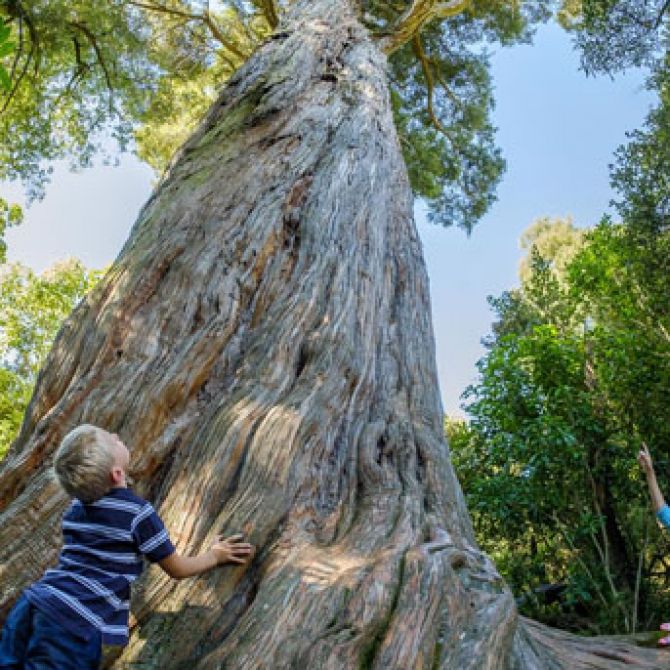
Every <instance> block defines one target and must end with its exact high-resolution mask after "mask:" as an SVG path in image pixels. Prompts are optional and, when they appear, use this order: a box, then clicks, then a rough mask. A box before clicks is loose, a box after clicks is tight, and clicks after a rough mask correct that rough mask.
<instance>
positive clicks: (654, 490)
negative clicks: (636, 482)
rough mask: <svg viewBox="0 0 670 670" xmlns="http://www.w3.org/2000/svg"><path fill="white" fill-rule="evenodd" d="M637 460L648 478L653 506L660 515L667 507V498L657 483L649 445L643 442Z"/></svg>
mask: <svg viewBox="0 0 670 670" xmlns="http://www.w3.org/2000/svg"><path fill="white" fill-rule="evenodd" d="M637 460H638V463H639V464H640V466H641V467H642V469H643V470H644V474H645V475H646V476H647V485H648V486H649V495H650V496H651V504H652V505H653V507H654V512H656V513H657V514H658V512H660V511H661V510H662V509H663V508H664V507H666V502H665V498H664V497H663V494H662V493H661V489H660V488H659V487H658V482H657V481H656V473H655V472H654V464H653V463H652V460H651V454H650V453H649V449H648V447H647V445H646V444H645V443H644V442H643V443H642V449H641V450H640V453H639V454H638V455H637Z"/></svg>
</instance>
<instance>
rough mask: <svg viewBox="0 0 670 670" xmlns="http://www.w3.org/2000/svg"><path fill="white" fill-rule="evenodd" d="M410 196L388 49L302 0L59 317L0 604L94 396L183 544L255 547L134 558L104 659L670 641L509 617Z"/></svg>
mask: <svg viewBox="0 0 670 670" xmlns="http://www.w3.org/2000/svg"><path fill="white" fill-rule="evenodd" d="M412 204H413V203H412V195H411V192H410V188H409V185H408V180H407V175H406V172H405V168H404V165H403V162H402V157H401V154H400V151H399V147H398V142H397V138H396V134H395V130H394V126H393V120H392V115H391V110H390V106H389V97H388V91H387V86H386V63H385V57H384V55H383V54H382V53H381V51H380V50H379V49H378V47H377V46H376V45H375V44H374V43H373V41H371V40H370V39H369V36H368V34H367V32H366V30H365V29H364V28H363V27H362V26H361V24H360V23H359V22H358V19H357V16H356V13H355V12H354V11H352V9H351V8H350V7H349V5H348V3H347V2H346V1H345V0H338V1H335V0H309V1H307V0H300V1H299V2H296V3H295V4H294V6H293V8H292V10H291V12H290V13H289V14H288V15H287V17H286V18H285V21H284V23H283V25H282V26H281V29H280V30H279V32H277V33H276V34H275V35H274V36H273V37H272V38H271V39H269V40H268V42H267V43H266V44H265V45H263V46H262V48H260V49H259V51H258V52H257V53H256V54H255V55H254V56H253V57H252V58H251V59H250V60H249V61H248V62H247V63H246V65H244V66H243V67H242V69H241V70H240V71H239V72H238V73H237V74H236V75H235V77H234V78H233V79H232V80H231V81H230V82H229V84H228V85H227V86H226V88H225V89H224V90H223V91H222V93H221V95H220V97H219V99H218V100H217V102H216V103H215V104H214V105H213V106H212V108H211V109H210V111H209V113H208V115H207V116H206V118H205V119H204V120H203V122H202V124H201V125H200V127H199V128H198V130H197V131H196V132H195V134H194V135H193V136H192V137H191V138H190V139H189V140H188V141H187V143H186V144H185V145H184V147H183V148H182V149H181V150H180V152H179V154H178V155H177V156H176V157H175V159H174V161H173V163H172V165H171V167H170V168H169V170H168V171H167V172H166V174H165V176H164V178H163V179H162V181H161V183H160V184H159V185H158V187H157V188H156V190H155V192H154V194H153V195H152V196H151V198H150V200H149V201H148V203H147V204H146V205H145V207H144V208H143V209H142V211H141V213H140V215H139V218H138V220H137V223H136V224H135V226H134V228H133V230H132V233H131V235H130V238H129V240H128V242H127V243H126V245H125V247H124V248H123V250H122V252H121V254H120V255H119V257H118V259H117V260H116V262H115V264H114V267H113V268H112V270H111V271H110V273H109V274H108V275H107V276H106V278H105V279H104V280H103V281H102V283H101V284H100V285H99V287H98V288H97V289H96V290H95V291H94V292H93V294H92V295H91V296H90V297H88V298H87V299H86V300H85V301H84V302H83V303H82V304H81V305H80V306H79V307H78V308H77V310H76V311H75V313H74V314H73V316H72V317H71V319H70V320H69V321H68V323H67V324H66V325H65V327H64V328H63V330H62V331H61V333H60V334H59V336H58V338H57V340H56V343H55V345H54V348H53V350H52V352H51V354H50V356H49V358H48V361H47V363H46V366H45V368H44V370H43V372H42V374H41V375H40V378H39V381H38V384H37V388H36V392H35V396H34V398H33V400H32V402H31V404H30V407H29V409H28V412H27V415H26V420H25V423H24V426H23V429H22V431H21V435H20V437H19V439H18V440H17V442H16V443H15V444H14V446H13V448H12V449H11V451H10V453H9V455H8V457H7V459H6V460H5V461H4V462H3V463H2V465H1V468H0V517H1V518H0V566H1V567H0V587H1V590H0V604H1V605H2V607H3V611H5V612H6V610H7V608H8V607H9V606H10V605H11V603H12V602H13V601H14V600H15V598H16V597H17V595H18V593H19V591H20V589H22V588H23V587H24V586H25V585H26V584H28V583H29V582H30V581H31V580H33V579H35V578H36V577H38V576H39V575H40V573H41V572H42V571H43V569H44V568H45V567H46V566H47V565H49V564H50V563H52V562H53V560H54V559H55V557H56V555H57V552H58V549H59V537H58V533H57V531H56V528H57V527H58V520H59V515H60V514H61V513H62V511H63V509H64V506H65V504H66V500H65V498H64V497H63V495H62V494H60V493H59V492H58V489H57V487H56V486H55V485H54V483H53V482H52V481H51V480H50V478H49V470H48V468H49V465H50V459H51V457H52V455H53V451H54V449H55V447H56V446H57V444H58V441H59V440H60V438H61V437H62V436H63V434H64V433H65V432H66V431H67V430H69V429H70V428H71V427H73V426H74V425H76V424H77V423H79V422H82V421H88V422H92V423H95V424H99V425H102V426H104V427H106V428H108V429H109V430H112V431H115V432H118V433H119V434H120V435H121V437H122V438H123V439H124V440H125V441H126V442H127V443H128V444H129V445H130V446H131V447H132V451H133V469H134V472H133V474H134V476H135V479H136V481H137V486H136V488H137V490H138V492H139V493H140V494H142V495H144V496H147V497H149V498H151V499H152V500H154V501H155V504H156V507H157V508H158V510H159V512H160V513H161V515H162V516H163V518H164V519H165V521H166V524H167V526H168V528H169V530H170V532H171V535H172V537H173V538H174V540H175V542H176V544H177V546H178V548H179V550H180V551H183V552H198V551H201V550H203V548H206V547H207V546H208V544H209V543H210V542H211V541H212V539H213V536H214V535H215V534H218V533H226V534H227V533H235V532H240V531H242V532H244V533H246V534H247V536H248V537H249V538H250V540H251V541H252V542H253V543H255V544H256V545H257V546H258V548H259V551H258V554H257V555H256V557H255V559H254V562H253V565H252V566H251V568H250V569H249V570H247V571H244V570H243V569H240V568H225V569H221V570H217V571H214V572H212V573H209V574H208V575H207V576H206V577H203V578H199V579H190V580H185V581H182V582H174V581H170V580H169V579H167V578H166V577H165V576H164V575H163V574H162V573H161V572H160V571H159V570H157V569H151V570H149V571H148V573H147V575H146V576H145V577H144V578H143V579H142V580H141V582H140V584H139V585H138V586H139V588H138V590H137V592H136V594H135V602H134V611H135V615H136V620H135V621H134V630H133V635H132V639H131V643H130V645H129V646H128V647H127V648H126V650H125V651H124V652H123V653H122V654H121V655H120V656H118V657H116V658H115V657H113V656H110V657H109V659H108V665H110V666H112V667H114V668H157V669H158V668H160V669H161V670H163V669H169V668H185V667H188V668H201V669H210V668H212V669H213V668H226V669H230V670H232V669H240V670H242V669H244V670H248V669H249V668H259V669H260V668H268V669H270V668H272V669H277V668H298V667H308V668H332V669H341V668H380V669H381V668H384V669H385V670H388V669H391V668H397V669H398V670H400V669H403V670H405V669H407V668H433V669H438V668H453V669H454V670H456V669H457V670H466V669H469V668H471V669H472V670H485V669H487V668H491V669H493V668H495V669H500V668H509V669H519V670H521V669H523V670H530V669H531V668H533V669H534V668H566V669H567V668H570V669H577V668H624V667H625V668H627V669H629V670H632V669H633V668H635V669H638V668H639V669H642V668H666V667H670V664H669V663H668V661H667V658H668V657H667V656H665V655H663V654H661V653H659V652H656V651H650V650H644V649H637V648H635V647H632V646H627V645H624V644H619V643H612V642H608V643H606V644H603V643H602V642H600V643H599V642H598V641H592V640H585V639H580V638H575V637H572V636H569V635H567V634H565V633H561V632H557V631H552V630H550V629H547V628H545V627H542V626H539V625H537V624H535V623H533V622H530V621H526V620H519V618H518V616H517V613H516V609H515V606H514V601H513V599H512V596H511V594H510V591H509V589H508V588H507V586H506V585H505V584H504V582H503V580H502V579H501V578H500V576H499V575H498V573H497V571H496V569H495V567H494V566H493V565H492V563H491V561H490V560H489V559H488V558H487V557H486V556H485V555H484V554H482V553H481V552H480V551H479V550H478V549H477V546H476V543H475V540H474V536H473V532H472V528H471V524H470V521H469V517H468V513H467V510H466V507H465V504H464V499H463V495H462V492H461V489H460V487H459V485H458V482H457V480H456V477H455V475H454V472H453V470H452V467H451V464H450V460H449V452H448V447H447V445H446V443H445V441H444V437H443V433H442V409H441V406H440V399H439V393H438V383H437V375H436V366H435V351H434V340H433V333H432V326H431V316H430V303H429V294H428V279H427V276H426V271H425V267H424V262H423V257H422V250H421V245H420V242H419V238H418V235H417V232H416V228H415V225H414V221H413V218H412ZM26 538H29V541H26Z"/></svg>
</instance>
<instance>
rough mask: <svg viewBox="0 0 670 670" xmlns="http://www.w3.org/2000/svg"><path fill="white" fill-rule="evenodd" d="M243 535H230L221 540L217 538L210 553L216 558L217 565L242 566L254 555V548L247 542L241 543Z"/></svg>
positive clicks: (220, 537)
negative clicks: (232, 564)
mask: <svg viewBox="0 0 670 670" xmlns="http://www.w3.org/2000/svg"><path fill="white" fill-rule="evenodd" d="M242 540H244V535H231V536H230V537H227V538H225V539H224V538H223V537H222V536H221V535H219V536H217V538H216V542H215V543H214V544H213V545H212V547H211V549H210V551H211V552H212V553H213V554H214V556H215V557H216V560H217V563H219V564H221V563H238V564H239V565H244V564H245V563H247V562H248V561H249V560H250V559H251V557H252V556H253V555H254V546H253V545H252V544H249V543H248V542H242Z"/></svg>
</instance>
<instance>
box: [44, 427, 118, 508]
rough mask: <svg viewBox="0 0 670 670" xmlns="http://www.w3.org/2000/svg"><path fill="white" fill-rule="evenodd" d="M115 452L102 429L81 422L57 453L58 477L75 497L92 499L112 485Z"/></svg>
mask: <svg viewBox="0 0 670 670" xmlns="http://www.w3.org/2000/svg"><path fill="white" fill-rule="evenodd" d="M113 464H114V453H113V451H112V447H111V444H110V443H109V440H107V439H106V438H105V433H104V431H103V430H101V429H100V428H98V427H97V426H92V425H90V424H87V423H85V424H82V425H81V426H77V427H76V428H75V429H74V430H71V431H70V432H69V433H68V434H67V435H66V436H65V437H64V438H63V440H62V442H61V443H60V446H59V447H58V450H57V451H56V455H55V456H54V472H55V474H56V479H58V482H59V483H60V485H61V486H62V487H63V488H64V489H65V491H66V492H67V493H68V494H69V495H70V496H72V497H73V498H79V500H81V501H82V502H84V503H92V502H95V501H96V500H98V499H99V498H102V496H104V495H105V494H106V493H107V492H108V491H109V490H110V488H111V487H112V483H111V481H110V477H109V475H110V472H111V469H112V465H113Z"/></svg>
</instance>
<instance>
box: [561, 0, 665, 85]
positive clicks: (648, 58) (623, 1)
mask: <svg viewBox="0 0 670 670" xmlns="http://www.w3.org/2000/svg"><path fill="white" fill-rule="evenodd" d="M576 5H577V3H572V6H571V8H570V9H571V10H569V11H567V12H565V11H564V13H563V18H564V25H566V27H568V28H570V29H571V30H573V31H574V32H575V44H576V46H577V48H578V49H579V51H580V53H581V57H582V68H583V69H584V70H585V72H587V73H588V74H598V73H607V74H613V73H615V72H618V71H621V70H624V69H626V68H628V67H642V66H645V67H653V66H654V64H655V62H656V60H657V59H658V58H659V57H660V56H662V54H663V52H664V48H663V25H664V23H667V19H668V10H669V9H670V6H668V3H667V2H665V0H647V1H645V2H640V1H639V0H581V2H580V3H579V6H578V7H577V6H576ZM564 9H565V8H564ZM568 14H571V16H569V18H567V15H568Z"/></svg>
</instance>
